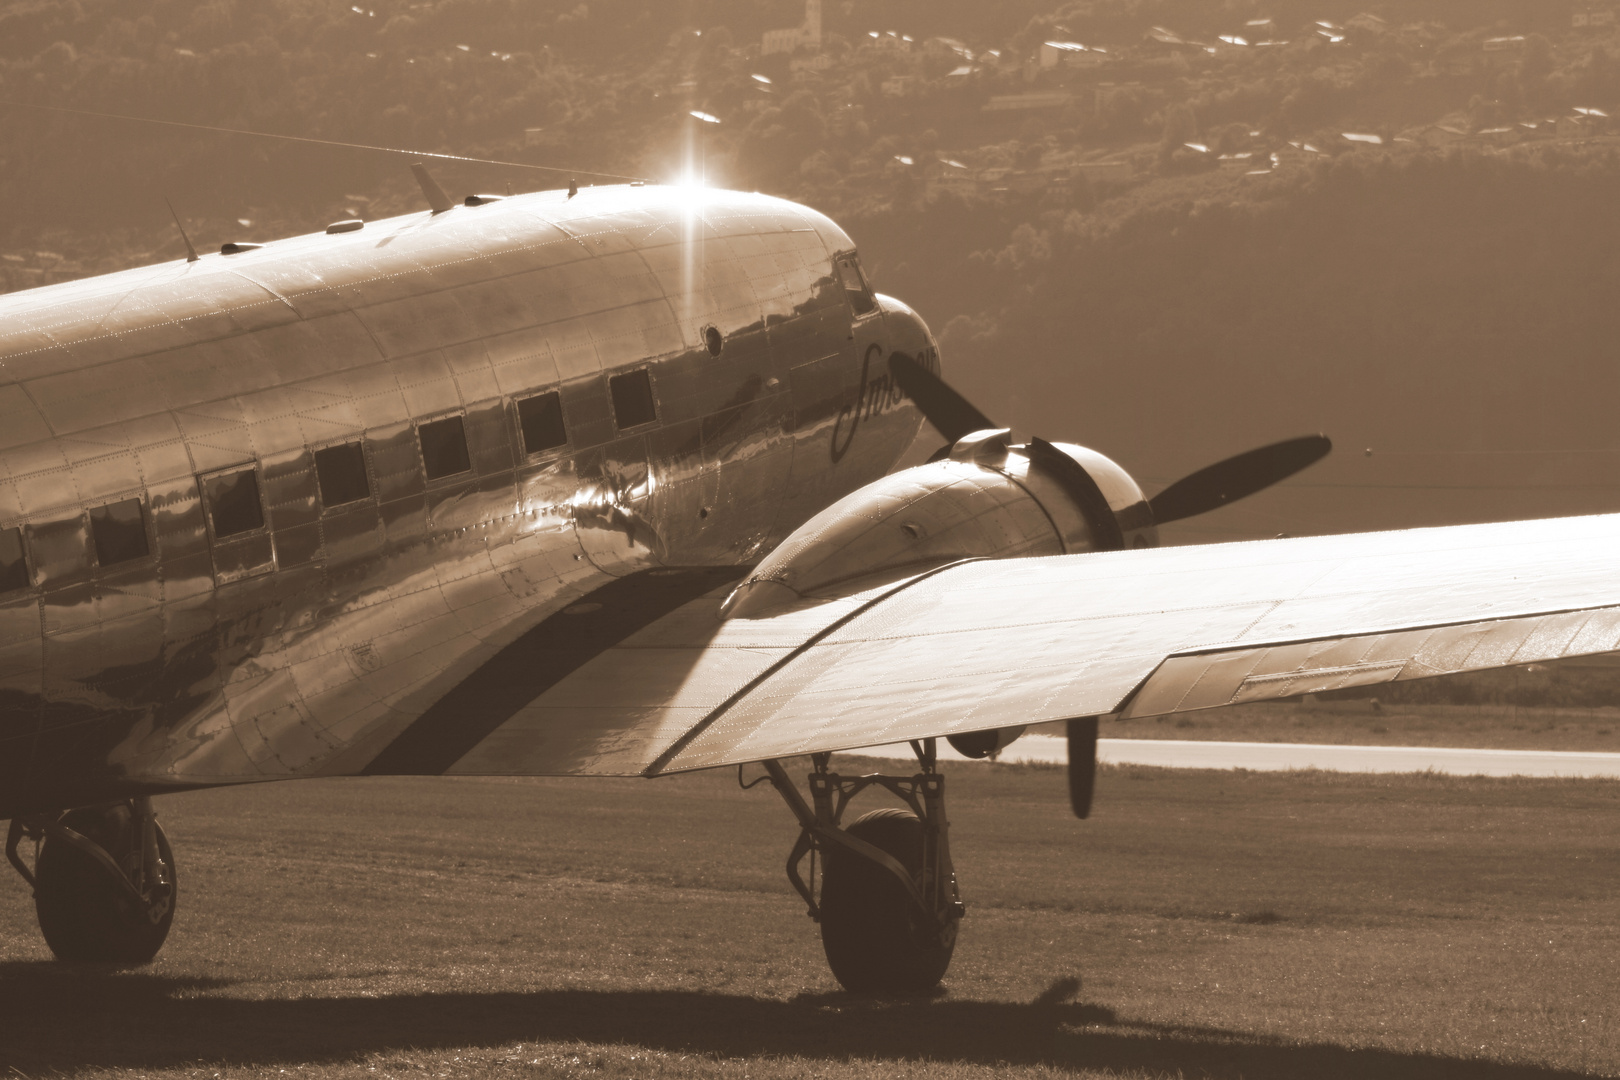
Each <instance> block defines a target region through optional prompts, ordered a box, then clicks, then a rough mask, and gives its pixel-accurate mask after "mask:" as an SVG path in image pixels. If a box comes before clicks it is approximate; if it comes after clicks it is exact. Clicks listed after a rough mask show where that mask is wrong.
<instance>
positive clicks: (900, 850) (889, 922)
mask: <svg viewBox="0 0 1620 1080" xmlns="http://www.w3.org/2000/svg"><path fill="white" fill-rule="evenodd" d="M845 831H846V832H848V833H849V835H851V836H853V837H856V838H857V839H860V840H865V841H866V842H867V843H869V844H871V845H873V846H874V847H877V848H881V849H882V850H883V851H885V852H887V853H888V854H890V855H892V856H894V858H895V859H897V860H898V861H899V862H900V864H901V865H902V866H904V867H905V868H906V869H907V870H909V871H910V872H911V874H912V877H913V878H916V877H917V876H918V875H920V874H921V872H922V856H923V824H922V822H921V821H919V820H917V815H915V814H913V813H911V812H910V811H908V810H899V809H884V810H873V811H872V812H871V813H868V814H864V815H862V816H861V817H860V818H858V819H856V821H855V823H854V824H852V825H850V826H849V828H848V829H847V830H845ZM821 945H822V948H823V949H825V950H826V952H827V964H828V966H830V967H831V968H832V973H833V975H834V977H836V978H837V979H838V981H839V982H840V983H842V984H843V986H844V989H846V990H850V991H852V992H855V993H879V994H918V993H922V992H924V991H927V990H932V989H933V988H934V987H935V986H937V985H938V984H939V980H940V979H942V978H944V977H945V969H946V968H948V967H950V965H951V953H952V952H954V951H955V949H956V923H955V922H954V921H952V922H951V923H950V924H949V925H948V926H947V927H946V929H945V930H944V931H940V930H939V929H938V928H936V927H934V926H932V925H930V921H929V920H928V919H927V918H926V917H925V916H924V915H923V913H922V912H920V911H918V910H917V905H916V904H915V903H914V902H913V901H912V899H911V897H910V896H908V895H907V894H906V890H905V887H904V886H903V885H901V884H900V882H899V881H898V880H896V879H895V877H894V875H893V874H892V873H890V872H889V871H888V870H886V869H884V868H883V867H881V866H879V865H877V864H876V863H874V862H872V861H871V860H870V859H863V858H861V857H860V856H859V855H856V854H854V853H853V852H849V851H843V850H840V849H838V848H835V847H834V848H829V849H828V850H827V852H826V860H825V866H824V869H823V870H822V876H821Z"/></svg>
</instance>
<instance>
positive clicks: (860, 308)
mask: <svg viewBox="0 0 1620 1080" xmlns="http://www.w3.org/2000/svg"><path fill="white" fill-rule="evenodd" d="M838 277H839V280H840V281H842V282H843V283H844V295H846V296H848V297H849V306H850V307H851V308H852V309H854V311H855V314H856V315H857V316H860V315H870V314H872V312H874V311H876V310H877V301H876V300H874V299H873V298H872V290H871V289H870V288H869V287H867V284H866V275H864V274H862V273H861V264H860V261H859V260H857V259H856V258H855V256H854V254H849V255H840V256H838Z"/></svg>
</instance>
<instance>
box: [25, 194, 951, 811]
mask: <svg viewBox="0 0 1620 1080" xmlns="http://www.w3.org/2000/svg"><path fill="white" fill-rule="evenodd" d="M851 250H852V245H851V244H850V242H849V239H848V238H847V237H846V236H845V235H844V234H843V233H842V231H841V230H839V229H838V228H837V226H836V225H834V224H833V223H832V222H830V221H829V220H828V219H826V218H825V217H823V216H821V215H819V214H816V213H815V212H813V211H810V210H807V209H805V208H803V207H799V206H795V205H793V204H791V203H786V202H783V201H780V200H776V199H771V198H767V197H763V196H758V195H744V194H734V193H704V194H703V195H702V196H701V197H699V198H698V199H695V200H694V199H690V198H688V197H686V196H684V195H679V194H677V193H675V192H672V191H670V190H668V189H659V188H635V189H632V188H622V189H607V188H594V189H591V190H590V191H589V192H588V193H586V194H584V195H583V196H582V197H580V198H577V199H574V200H571V201H570V200H566V199H564V198H563V196H562V194H561V193H540V194H537V195H533V196H523V197H516V198H512V199H507V200H503V201H501V202H499V203H493V204H489V205H486V206H479V207H458V208H456V209H454V210H452V211H450V212H448V213H445V214H441V215H436V216H432V215H425V214H421V215H410V216H407V217H404V218H399V219H395V220H392V221H386V222H377V223H373V224H371V225H369V226H368V227H367V228H366V229H365V230H363V231H360V232H352V233H347V234H341V235H327V234H318V235H315V236H309V237H299V238H294V239H291V240H287V241H282V242H279V243H273V244H269V245H267V246H266V247H264V248H263V249H261V250H258V251H251V252H244V253H242V254H238V255H229V256H224V255H221V256H210V257H206V258H204V259H203V260H201V261H200V262H198V263H194V264H185V263H172V264H165V265H162V266H157V267H151V268H146V269H142V270H134V271H128V272H125V273H120V274H114V275H108V276H106V277H102V278H95V279H90V280H87V281H82V282H75V283H69V284H66V285H59V286H51V287H48V288H45V289H37V290H32V291H30V292H26V293H21V294H15V295H13V296H9V297H4V298H0V365H3V366H0V379H4V381H3V382H0V464H3V466H4V469H3V470H0V477H4V479H0V531H4V530H6V529H10V528H13V527H17V528H20V529H21V533H20V534H19V535H20V536H22V537H24V538H25V539H26V543H27V552H28V555H27V558H28V570H29V575H30V577H29V584H28V586H27V587H26V588H23V589H19V590H16V591H14V592H12V593H9V594H5V595H0V816H8V815H10V814H13V813H17V812H22V811H25V810H29V809H35V808H46V807H54V806H61V805H69V804H72V803H82V802H87V801H91V800H94V799H99V798H107V797H112V796H115V795H118V794H121V793H123V792H125V791H128V790H131V789H134V788H143V787H144V788H150V787H157V786H171V785H172V786H190V785H194V784H208V783H229V782H237V781H244V780H253V779H267V778H275V777H285V776H298V775H312V774H329V773H341V772H349V771H356V770H358V769H359V768H361V767H362V766H363V765H364V764H365V762H367V761H368V760H370V759H371V758H372V757H374V756H375V755H376V754H377V753H378V752H379V750H380V749H381V748H382V747H384V746H386V745H387V744H388V742H389V740H390V739H392V738H393V737H394V736H395V735H396V734H397V733H399V732H400V731H402V730H404V729H405V728H406V727H407V726H408V725H409V724H410V723H411V722H412V721H413V719H414V718H416V717H417V716H419V715H421V714H422V713H423V712H424V711H425V710H427V709H428V708H430V707H431V706H432V705H433V704H434V703H435V702H437V701H438V700H440V699H441V698H442V697H443V696H444V694H445V693H446V692H447V691H448V689H449V688H450V687H453V686H456V685H457V684H459V683H461V682H462V681H463V680H465V679H466V678H467V677H468V676H469V675H470V674H472V673H474V672H476V671H477V670H478V669H479V668H480V666H481V665H482V664H484V663H486V662H487V661H488V660H489V659H490V658H491V657H492V656H494V655H496V654H497V653H499V651H500V650H501V649H502V648H503V647H505V646H506V645H508V644H510V643H511V642H513V641H514V640H516V639H517V638H519V637H520V635H522V634H523V633H524V632H525V631H526V630H528V629H529V628H530V627H532V626H534V625H536V624H537V623H538V622H539V621H540V620H542V619H544V618H546V617H547V616H549V615H551V614H552V613H554V612H557V611H559V610H560V609H562V608H564V607H566V606H567V605H569V604H571V603H575V602H577V601H578V600H579V599H580V598H581V597H582V596H583V595H585V594H586V593H587V592H589V591H590V590H592V589H593V588H596V587H598V586H600V585H602V584H603V583H605V582H607V581H610V580H612V578H613V577H615V576H619V575H623V574H626V573H630V572H633V571H637V570H642V569H646V568H648V567H653V566H660V565H668V566H698V565H746V564H750V563H752V562H754V561H757V560H758V559H759V558H760V557H761V556H762V555H763V554H764V553H765V552H767V551H769V550H770V549H771V547H772V546H773V545H774V544H776V543H777V542H778V541H779V540H780V539H781V538H782V537H783V536H784V535H785V534H786V533H787V532H789V531H791V529H793V528H794V527H795V526H797V525H798V524H799V523H800V522H801V521H803V520H804V519H806V518H807V517H809V516H810V515H811V514H813V513H814V512H816V511H817V510H819V509H820V508H821V507H822V506H824V505H826V504H827V503H828V502H830V501H831V500H832V499H835V498H837V497H839V496H841V495H843V494H845V493H846V492H848V491H851V490H853V489H855V488H856V487H859V486H861V485H862V484H865V483H867V482H869V481H871V480H872V479H875V478H876V477H877V476H879V475H881V474H882V473H883V472H884V471H885V470H886V469H887V468H888V467H889V466H890V465H891V464H892V463H893V461H894V460H895V459H896V458H897V457H898V456H899V454H900V453H901V452H902V451H903V450H904V449H905V447H906V446H907V445H908V444H909V443H910V441H911V439H912V438H913V437H914V435H915V434H916V431H917V429H918V427H919V426H920V423H921V419H920V417H919V416H918V414H917V413H916V411H915V410H914V409H911V408H910V407H909V403H907V402H905V401H904V400H903V399H901V398H899V397H897V395H896V393H895V391H894V390H893V388H892V383H885V382H884V380H886V379H887V363H886V358H887V355H888V353H889V351H890V350H894V349H901V350H903V351H907V352H908V353H912V354H921V353H923V352H924V351H925V350H931V349H932V348H933V342H932V339H931V337H929V336H928V333H927V329H926V327H924V326H923V325H922V324H921V321H920V320H918V319H916V317H915V315H914V314H912V313H910V312H909V309H905V308H904V305H900V304H898V303H896V302H893V301H889V300H887V299H883V298H880V301H881V303H880V306H881V310H879V311H876V312H874V313H873V314H871V315H867V316H864V317H862V318H856V317H854V315H853V313H852V309H851V307H850V302H849V300H848V298H847V297H846V295H845V290H844V289H843V288H842V286H841V285H840V283H839V281H838V280H837V279H836V276H835V274H834V268H833V262H832V259H833V256H834V255H835V254H838V253H842V252H849V251H851ZM717 340H718V344H719V348H718V350H716V348H715V345H716V341H717ZM638 369H645V370H646V371H647V379H646V381H647V385H648V386H649V387H650V392H651V397H652V401H651V408H652V418H651V419H648V417H647V413H646V412H645V411H644V409H645V407H646V403H645V402H640V403H638V400H637V399H636V398H635V396H634V395H633V394H630V395H629V396H627V395H626V392H625V387H626V386H628V385H629V382H636V379H635V378H631V379H630V380H629V382H623V381H618V380H621V379H622V378H623V377H624V376H626V375H632V376H633V375H634V373H635V372H636V371H637V370H638ZM550 391H555V392H557V394H558V395H559V399H560V410H561V422H562V425H563V428H564V430H565V431H566V436H567V438H566V442H565V443H563V444H562V445H560V446H553V447H546V448H543V449H541V450H539V451H537V452H535V453H529V452H528V448H527V447H526V445H525V442H524V434H523V431H522V428H521V426H520V422H519V418H518V415H517V411H516V402H518V401H519V400H521V399H525V398H527V397H530V396H533V395H535V394H538V393H541V392H550ZM450 419H453V420H454V421H455V422H454V423H445V422H444V421H446V420H450ZM428 425H437V426H435V427H432V428H431V430H430V432H429V434H430V435H431V436H432V438H433V439H434V440H438V441H439V442H442V441H443V439H444V438H446V437H448V436H447V435H446V433H447V432H459V435H458V436H457V437H459V438H460V439H461V440H463V442H464V446H463V447H461V448H459V451H464V454H465V457H464V460H465V468H461V463H462V461H463V458H462V457H460V456H458V453H459V451H458V452H457V453H449V454H445V452H444V451H443V450H442V449H438V448H437V447H438V445H439V442H435V443H434V444H433V447H431V448H430V447H429V442H428V441H425V439H424V434H423V431H422V429H423V427H424V426H428ZM345 443H359V444H360V445H361V446H362V447H363V455H364V461H365V467H366V470H367V472H366V476H365V483H364V484H363V485H361V486H362V487H363V488H364V490H365V494H364V495H361V496H357V497H354V498H352V499H350V500H349V501H346V502H344V503H343V504H341V505H335V506H327V505H325V503H324V501H323V499H322V497H321V493H320V490H319V484H318V476H317V472H316V465H315V461H316V458H317V452H318V451H320V450H323V449H325V448H328V447H331V446H334V445H337V444H345ZM424 448H429V449H430V454H431V456H432V460H429V461H427V462H424V456H423V455H424ZM451 449H452V450H457V448H456V447H453V446H452V448H451ZM436 469H437V470H442V469H453V470H458V471H451V472H448V473H445V474H443V475H433V474H434V472H435V470H436ZM244 473H247V474H250V479H251V483H250V482H249V481H248V480H247V479H233V478H237V477H239V476H240V475H241V474H244ZM214 477H225V478H228V482H227V481H221V483H220V484H218V485H216V490H218V491H228V492H230V493H231V495H230V497H231V498H234V499H235V500H236V503H235V504H234V505H235V510H234V513H235V514H236V516H235V517H232V518H230V519H229V521H228V522H225V519H224V518H222V516H221V512H220V509H219V507H218V506H213V505H211V504H210V503H209V502H208V499H209V498H210V496H209V495H208V494H207V492H208V491H209V488H208V481H209V480H210V478H214ZM250 489H251V494H252V497H253V498H256V499H257V500H258V502H257V506H256V507H249V506H247V505H246V504H245V503H244V502H243V500H244V499H247V498H248V497H249V496H248V495H246V494H244V492H248V491H249V490H250ZM355 490H359V488H356V489H355ZM216 497H217V496H216ZM132 498H134V499H138V500H140V501H141V505H142V506H143V507H144V517H143V519H142V520H143V524H144V528H145V529H146V530H147V545H146V546H147V554H145V555H139V556H136V557H133V558H130V559H128V560H127V561H124V562H120V563H117V564H115V565H108V566H101V565H98V562H97V559H96V546H95V543H94V539H95V538H94V537H93V536H92V535H91V531H92V522H93V521H94V520H95V519H94V518H93V517H92V512H93V511H95V510H96V509H97V508H99V507H105V506H109V505H112V504H119V505H120V506H122V505H123V504H124V503H126V502H127V501H128V500H129V499H132ZM253 509H256V510H257V512H258V514H259V515H260V517H259V518H257V519H256V518H255V517H254V516H253V513H252V512H251V511H252V510H253ZM120 513H123V512H122V511H120ZM127 516H128V515H127V514H124V517H127ZM106 517H107V515H106V514H104V515H103V518H106ZM119 520H123V518H120V519H119ZM222 522H224V523H223V524H222ZM120 550H126V549H120ZM127 550H131V551H133V550H137V548H136V547H128V548H127Z"/></svg>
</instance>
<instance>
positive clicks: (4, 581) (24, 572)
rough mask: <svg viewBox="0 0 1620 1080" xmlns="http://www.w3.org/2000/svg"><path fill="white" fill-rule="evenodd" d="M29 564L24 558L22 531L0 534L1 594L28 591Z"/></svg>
mask: <svg viewBox="0 0 1620 1080" xmlns="http://www.w3.org/2000/svg"><path fill="white" fill-rule="evenodd" d="M28 585H29V580H28V562H27V560H26V559H24V558H23V542H22V530H21V529H7V530H5V531H4V532H0V592H11V591H13V590H15V589H26V588H27V587H28Z"/></svg>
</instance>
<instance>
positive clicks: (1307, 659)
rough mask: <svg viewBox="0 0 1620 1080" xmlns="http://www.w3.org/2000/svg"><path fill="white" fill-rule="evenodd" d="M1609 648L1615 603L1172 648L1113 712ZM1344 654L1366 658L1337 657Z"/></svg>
mask: <svg viewBox="0 0 1620 1080" xmlns="http://www.w3.org/2000/svg"><path fill="white" fill-rule="evenodd" d="M1312 649H1315V650H1316V652H1315V653H1314V654H1312V653H1311V652H1310V650H1312ZM1616 650H1620V608H1603V609H1599V610H1596V611H1577V612H1555V613H1552V614H1548V615H1536V616H1531V617H1528V618H1522V619H1506V620H1501V621H1495V622H1484V623H1464V624H1461V625H1456V626H1441V627H1431V628H1428V629H1423V630H1412V631H1401V632H1397V633H1390V634H1373V635H1366V636H1360V637H1352V638H1338V639H1332V640H1329V641H1324V642H1308V643H1294V644H1289V645H1280V646H1275V647H1260V648H1249V649H1235V650H1227V651H1223V652H1215V653H1200V654H1196V655H1192V656H1172V657H1170V658H1169V659H1167V660H1166V661H1165V662H1164V663H1163V664H1162V665H1161V666H1160V667H1159V669H1158V670H1157V671H1155V672H1154V673H1153V675H1152V676H1151V677H1150V678H1149V679H1148V680H1147V682H1146V683H1145V684H1144V685H1143V686H1142V688H1141V690H1140V691H1138V693H1137V694H1136V695H1135V696H1134V697H1133V698H1132V699H1131V701H1130V703H1129V704H1128V705H1127V706H1126V707H1125V708H1124V709H1122V710H1121V711H1120V715H1121V716H1122V717H1124V718H1126V719H1130V718H1133V717H1138V716H1162V715H1165V714H1168V713H1178V712H1191V711H1194V710H1197V709H1210V708H1216V707H1218V706H1221V705H1237V704H1243V703H1246V702H1252V701H1268V700H1274V699H1276V698H1282V697H1292V696H1294V695H1296V694H1318V693H1322V692H1323V691H1327V690H1343V689H1346V688H1349V687H1354V686H1372V685H1376V684H1378V683H1384V682H1396V681H1407V680H1411V679H1427V678H1433V677H1435V676H1437V675H1454V674H1457V673H1458V672H1463V671H1478V670H1481V669H1483V668H1492V667H1506V666H1509V665H1512V664H1527V663H1531V662H1535V661H1550V660H1560V659H1563V658H1565V657H1570V656H1581V655H1588V654H1591V653H1597V652H1613V651H1616ZM1302 652H1304V655H1301V653H1302ZM1346 652H1360V653H1362V654H1363V655H1364V656H1365V657H1367V659H1364V660H1362V661H1361V662H1359V663H1350V664H1336V663H1335V662H1334V661H1336V660H1339V659H1342V658H1343V656H1344V654H1345V653H1346Z"/></svg>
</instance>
